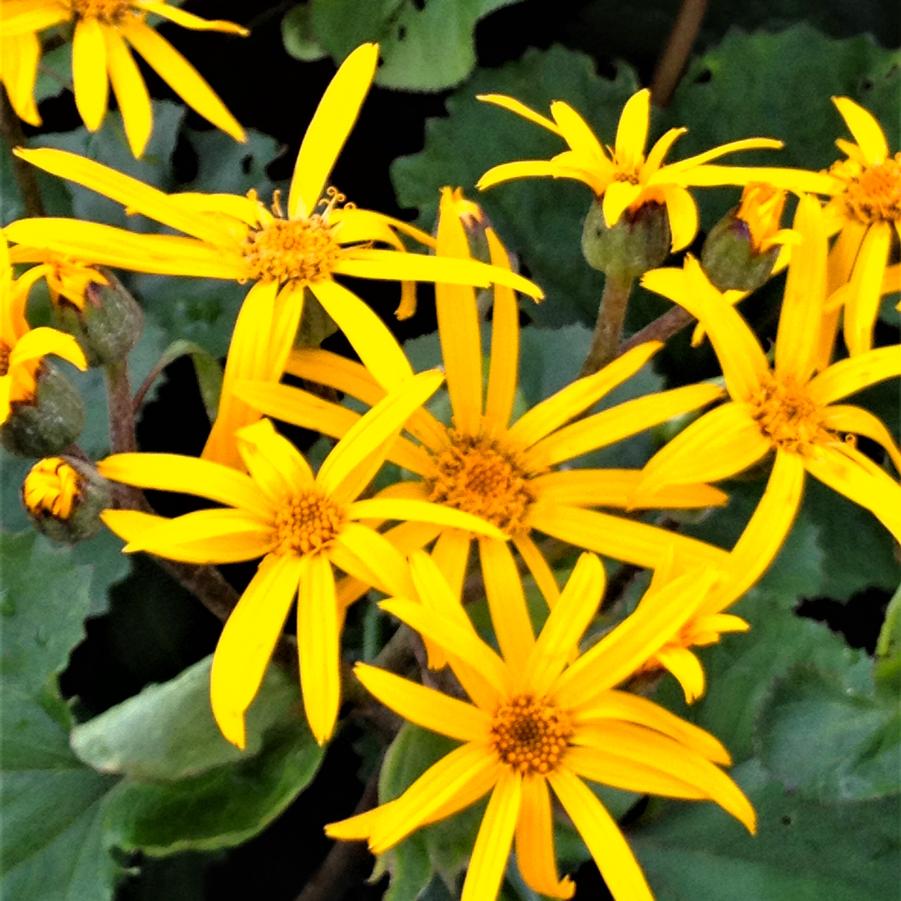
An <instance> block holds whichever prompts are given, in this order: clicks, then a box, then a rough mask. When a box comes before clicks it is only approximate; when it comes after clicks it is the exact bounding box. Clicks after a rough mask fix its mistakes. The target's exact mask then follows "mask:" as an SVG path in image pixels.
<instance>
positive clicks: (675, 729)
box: [576, 689, 732, 766]
mask: <svg viewBox="0 0 901 901" xmlns="http://www.w3.org/2000/svg"><path fill="white" fill-rule="evenodd" d="M604 719H614V720H624V721H625V722H628V723H635V724H636V725H638V726H645V727H647V728H648V729H653V730H654V731H655V732H660V733H662V734H663V735H668V736H669V737H670V738H672V739H675V740H676V741H677V742H679V744H680V745H684V746H685V747H687V748H690V749H691V750H693V751H696V752H697V753H698V754H701V755H702V756H703V757H706V758H707V759H708V760H710V761H712V762H713V763H721V764H723V765H724V766H728V765H729V764H730V763H731V762H732V759H731V758H730V756H729V752H728V751H727V750H726V749H725V748H724V747H723V745H722V744H721V743H720V741H719V740H718V739H717V738H716V737H715V736H714V735H711V734H710V733H709V732H706V731H705V730H704V729H700V728H698V727H697V726H695V725H694V724H693V723H690V722H688V720H684V719H682V717H679V716H676V715H675V714H674V713H670V712H669V711H668V710H667V709H666V708H665V707H661V706H660V705H659V704H655V703H654V702H653V701H651V700H648V699H647V698H643V697H641V696H640V695H636V694H632V693H631V692H625V691H618V690H616V689H611V690H610V691H605V692H604V693H603V694H601V695H599V696H598V697H597V698H595V699H594V700H593V701H591V702H590V703H589V704H587V705H585V706H583V707H581V708H580V709H579V711H578V712H577V714H576V722H577V723H579V724H581V723H591V722H597V721H598V720H604Z"/></svg>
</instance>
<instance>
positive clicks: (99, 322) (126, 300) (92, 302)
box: [54, 271, 144, 366]
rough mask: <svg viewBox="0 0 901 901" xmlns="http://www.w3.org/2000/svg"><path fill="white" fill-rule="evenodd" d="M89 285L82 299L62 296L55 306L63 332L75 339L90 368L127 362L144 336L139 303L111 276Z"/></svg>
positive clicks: (90, 282)
mask: <svg viewBox="0 0 901 901" xmlns="http://www.w3.org/2000/svg"><path fill="white" fill-rule="evenodd" d="M102 278H104V279H105V283H104V282H99V281H89V282H88V283H87V284H86V285H85V287H84V291H83V293H82V295H81V302H80V303H79V301H78V297H77V295H74V294H72V293H71V292H70V293H69V294H67V295H60V296H59V297H58V298H57V300H56V302H55V303H54V311H55V313H56V320H57V324H58V325H59V327H60V329H62V330H63V331H65V332H68V333H69V334H70V335H74V336H75V338H76V339H77V341H78V343H79V344H80V345H81V347H82V349H83V350H84V353H85V357H87V360H88V365H90V366H106V365H108V364H110V363H118V362H121V361H122V360H124V359H125V357H126V356H127V355H128V352H129V351H130V350H131V349H132V348H133V347H134V346H135V344H137V341H138V338H140V336H141V329H142V327H143V323H144V315H143V313H142V312H141V308H140V307H139V306H138V304H137V301H135V299H134V298H133V297H132V296H131V294H129V293H128V291H126V290H125V288H124V287H123V285H122V283H121V282H120V281H119V280H118V279H117V278H116V277H115V276H114V275H112V273H110V272H106V271H104V272H103V274H102Z"/></svg>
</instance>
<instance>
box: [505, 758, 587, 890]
mask: <svg viewBox="0 0 901 901" xmlns="http://www.w3.org/2000/svg"><path fill="white" fill-rule="evenodd" d="M567 753H571V752H567ZM516 863H517V865H518V866H519V872H520V873H521V874H522V878H523V879H524V880H525V882H526V884H527V885H528V886H529V888H531V889H532V890H533V891H536V892H539V893H541V894H542V895H548V896H549V897H551V898H572V896H573V894H574V893H575V890H576V887H575V885H574V884H573V881H572V880H571V879H570V878H569V877H568V876H564V877H563V879H561V878H560V877H559V876H558V875H557V857H556V854H555V852H554V818H553V811H552V810H551V797H550V793H549V792H548V787H547V780H546V779H544V778H542V777H539V776H525V777H524V778H523V779H522V799H521V806H520V809H519V819H518V820H517V823H516Z"/></svg>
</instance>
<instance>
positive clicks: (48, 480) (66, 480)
mask: <svg viewBox="0 0 901 901" xmlns="http://www.w3.org/2000/svg"><path fill="white" fill-rule="evenodd" d="M80 494H81V476H79V474H78V472H77V471H76V470H75V469H74V468H73V467H72V465H71V464H69V463H67V462H66V461H65V460H64V459H63V458H62V457H45V458H44V459H43V460H38V462H37V463H35V464H34V466H32V467H31V469H30V470H29V471H28V475H27V476H26V477H25V481H24V482H23V483H22V503H23V504H24V505H25V509H26V510H27V511H28V512H29V513H30V514H31V515H32V516H36V517H41V516H52V517H54V518H56V519H61V520H66V519H68V518H69V515H70V514H71V513H72V507H73V506H74V504H75V502H76V501H77V500H78V498H79V496H80Z"/></svg>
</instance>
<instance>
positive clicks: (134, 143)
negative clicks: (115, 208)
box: [0, 0, 248, 157]
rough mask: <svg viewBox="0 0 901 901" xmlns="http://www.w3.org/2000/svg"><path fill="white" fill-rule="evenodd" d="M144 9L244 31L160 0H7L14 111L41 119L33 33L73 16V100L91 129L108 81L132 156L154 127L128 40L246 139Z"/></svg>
mask: <svg viewBox="0 0 901 901" xmlns="http://www.w3.org/2000/svg"><path fill="white" fill-rule="evenodd" d="M148 14H149V15H154V16H159V17H160V18H162V19H167V20H168V21H170V22H174V23H175V24H176V25H181V26H182V27H184V28H190V29H192V30H196V31H223V32H226V33H228V34H240V35H246V34H247V33H248V32H247V29H246V28H242V27H241V26H240V25H236V24H235V23H234V22H224V21H221V20H216V21H211V20H209V19H202V18H200V17H199V16H195V15H193V14H192V13H189V12H185V10H183V9H179V8H178V7H176V6H170V5H169V4H168V3H166V2H165V0H4V2H3V5H2V14H0V44H2V50H3V57H4V61H3V64H2V78H3V82H4V84H5V85H6V87H7V91H8V93H9V98H10V102H11V103H12V105H13V108H14V109H15V110H16V113H17V114H18V115H19V117H20V118H22V119H24V120H25V121H26V122H30V123H31V124H32V125H40V123H41V119H40V116H39V114H38V111H37V108H36V107H35V103H34V85H35V79H36V76H37V67H38V62H39V60H40V52H41V47H40V39H39V37H38V34H39V33H40V32H41V31H44V30H45V29H47V28H52V27H54V26H58V25H67V24H70V23H71V24H72V26H73V32H72V79H73V82H74V91H75V105H76V106H77V107H78V112H79V115H80V116H81V118H82V120H83V121H84V124H85V126H86V127H87V129H88V131H97V129H98V128H100V126H101V125H102V124H103V119H104V117H105V116H106V109H107V101H108V97H109V86H110V84H112V86H113V93H114V94H115V95H116V100H117V101H118V103H119V110H120V111H121V113H122V121H123V124H124V125H125V135H126V137H127V138H128V144H129V146H130V147H131V152H132V153H133V154H134V155H135V156H136V157H139V156H141V154H143V153H144V150H145V148H146V147H147V142H148V141H149V140H150V134H151V132H152V131H153V108H152V106H151V103H150V95H149V94H148V93H147V86H146V85H145V84H144V79H143V78H142V77H141V73H140V70H139V69H138V66H137V63H136V62H135V60H134V57H133V56H132V52H131V50H132V48H133V49H134V50H136V51H137V53H138V55H139V56H141V57H142V58H143V59H144V61H145V62H146V63H147V64H148V65H149V66H150V67H151V68H152V69H153V70H154V71H155V72H156V73H157V74H158V75H159V76H160V78H162V79H163V81H165V82H166V84H168V85H169V87H170V88H172V90H173V91H174V92H175V93H176V94H178V96H179V97H181V99H182V100H184V102H185V103H186V104H187V105H188V106H190V107H191V108H192V109H194V110H196V111H197V112H198V113H200V115H201V116H203V117H204V118H205V119H208V120H209V121H210V122H212V123H213V125H215V126H216V127H217V128H221V129H222V131H224V132H225V133H226V134H229V135H231V136H232V137H233V138H234V139H235V140H237V141H244V140H245V136H244V129H243V128H241V126H240V125H239V124H238V121H237V120H236V119H235V117H234V116H233V115H232V114H231V113H230V112H229V111H228V110H227V109H226V107H225V104H224V103H223V102H222V101H221V100H220V99H219V98H218V97H217V96H216V94H215V92H214V91H213V89H212V88H211V87H210V86H209V85H208V84H207V83H206V81H205V80H204V79H203V77H202V76H201V75H200V73H199V72H198V71H197V70H196V69H195V68H194V67H193V66H192V65H191V64H190V63H189V62H188V61H187V60H186V59H185V58H184V56H182V54H181V53H179V52H178V51H177V50H176V49H175V48H174V47H173V46H172V45H171V44H170V43H169V41H167V40H166V39H165V38H164V37H163V36H162V35H160V34H159V32H157V31H156V30H155V29H154V28H151V27H150V26H149V25H148V24H147V21H146V19H147V16H148ZM7 54H9V55H8V56H7Z"/></svg>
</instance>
